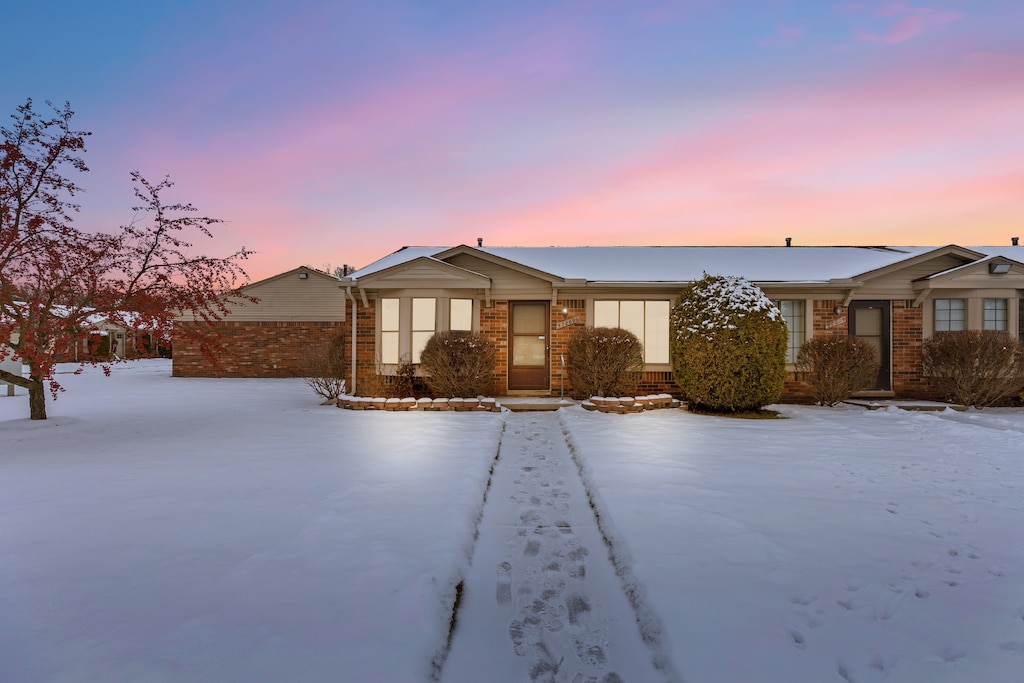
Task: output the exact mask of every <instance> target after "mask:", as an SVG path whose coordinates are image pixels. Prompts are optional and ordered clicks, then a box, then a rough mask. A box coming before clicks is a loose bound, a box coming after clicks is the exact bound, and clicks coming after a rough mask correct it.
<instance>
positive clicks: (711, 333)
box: [671, 273, 787, 412]
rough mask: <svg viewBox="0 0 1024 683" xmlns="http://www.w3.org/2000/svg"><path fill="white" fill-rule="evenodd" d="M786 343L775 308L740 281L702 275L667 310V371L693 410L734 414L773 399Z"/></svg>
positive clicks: (782, 323)
mask: <svg viewBox="0 0 1024 683" xmlns="http://www.w3.org/2000/svg"><path fill="white" fill-rule="evenodd" d="M786 343H787V332H786V323H785V321H784V320H783V318H782V314H781V313H780V312H779V309H778V308H777V307H776V306H775V304H773V303H772V302H771V300H770V299H769V298H768V297H767V296H765V294H764V292H762V291H761V289H760V288H759V287H757V286H756V285H754V284H753V283H751V282H749V281H748V280H746V279H744V278H742V277H735V276H722V275H708V274H706V273H705V275H704V277H703V278H702V279H700V280H698V281H697V282H695V283H693V284H692V285H690V286H689V287H687V288H686V289H685V290H683V293H682V294H680V295H679V297H678V298H677V299H676V301H675V304H674V305H673V308H672V338H671V359H672V369H673V372H674V373H675V379H676V383H677V384H678V385H679V387H680V388H681V389H682V390H683V392H684V394H685V395H686V398H687V399H688V400H689V401H690V403H691V405H693V406H694V407H696V408H700V409H704V410H711V411H721V412H735V411H743V410H757V409H759V408H761V407H763V406H765V405H768V404H769V403H774V402H775V401H777V400H778V398H779V396H780V395H781V393H782V385H783V382H784V381H785V379H786Z"/></svg>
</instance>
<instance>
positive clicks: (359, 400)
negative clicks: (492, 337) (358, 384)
mask: <svg viewBox="0 0 1024 683" xmlns="http://www.w3.org/2000/svg"><path fill="white" fill-rule="evenodd" d="M337 405H338V407H339V408H344V409H346V410H391V411H396V412H397V411H408V410H420V411H428V410H432V411H448V410H455V411H460V412H472V411H475V412H478V413H479V412H487V413H497V412H501V404H499V403H498V401H497V400H495V399H493V398H483V397H480V398H412V397H409V398H382V397H379V396H378V397H374V398H370V397H366V396H342V397H340V398H339V399H338V402H337Z"/></svg>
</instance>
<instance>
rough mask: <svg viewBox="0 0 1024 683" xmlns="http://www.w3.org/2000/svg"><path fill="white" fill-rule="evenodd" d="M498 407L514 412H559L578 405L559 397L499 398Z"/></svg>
mask: <svg viewBox="0 0 1024 683" xmlns="http://www.w3.org/2000/svg"><path fill="white" fill-rule="evenodd" d="M498 405H500V406H501V407H502V408H508V409H509V410H511V411H514V412H526V411H542V410H558V409H559V408H568V407H570V406H574V405H578V403H577V402H576V401H573V400H571V399H568V398H558V397H557V396H499V397H498Z"/></svg>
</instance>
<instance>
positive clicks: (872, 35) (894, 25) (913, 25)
mask: <svg viewBox="0 0 1024 683" xmlns="http://www.w3.org/2000/svg"><path fill="white" fill-rule="evenodd" d="M845 8H846V10H847V11H849V12H852V13H861V12H865V13H868V14H870V15H872V16H874V17H878V18H881V19H885V20H889V21H891V23H890V24H889V26H888V27H887V28H886V30H884V31H882V32H875V31H866V30H858V31H857V32H856V38H857V40H860V41H862V42H867V43H883V44H885V45H896V44H898V43H904V42H906V41H908V40H910V39H912V38H915V37H916V36H919V35H921V34H923V33H928V32H930V31H932V30H934V29H936V28H938V27H939V26H942V25H944V24H948V23H951V22H953V21H956V20H958V19H960V18H961V17H962V15H961V14H960V13H958V12H954V11H952V10H945V9H936V8H931V7H911V6H908V5H907V4H905V3H903V2H891V3H886V4H884V5H882V6H880V7H876V8H875V9H868V8H867V7H865V6H863V5H847V6H846V7H845Z"/></svg>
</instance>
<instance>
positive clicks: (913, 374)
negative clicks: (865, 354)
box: [891, 301, 933, 398]
mask: <svg viewBox="0 0 1024 683" xmlns="http://www.w3.org/2000/svg"><path fill="white" fill-rule="evenodd" d="M891 320H892V389H893V392H894V393H895V394H896V396H897V397H898V398H932V397H933V396H932V392H931V387H930V386H929V385H928V380H927V379H926V378H925V377H924V375H923V367H922V354H923V352H924V312H923V309H922V308H921V307H920V306H918V307H917V308H914V306H913V302H912V301H893V302H892V315H891Z"/></svg>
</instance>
